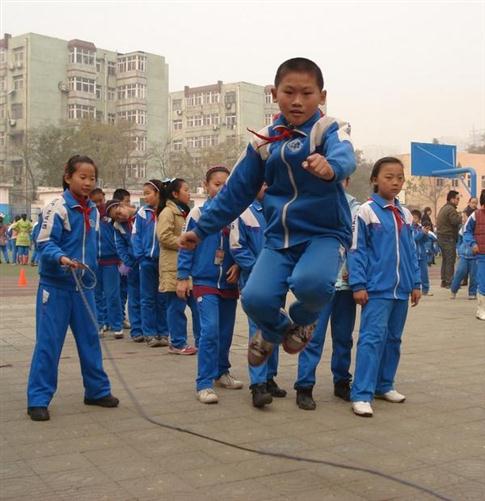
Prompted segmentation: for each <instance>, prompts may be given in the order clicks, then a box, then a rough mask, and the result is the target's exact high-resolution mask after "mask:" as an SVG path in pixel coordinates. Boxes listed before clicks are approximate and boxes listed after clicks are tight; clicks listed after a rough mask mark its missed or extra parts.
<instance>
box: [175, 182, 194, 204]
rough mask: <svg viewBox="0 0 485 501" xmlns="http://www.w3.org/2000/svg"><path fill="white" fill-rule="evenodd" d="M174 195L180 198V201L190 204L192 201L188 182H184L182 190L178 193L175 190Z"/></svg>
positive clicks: (176, 198)
mask: <svg viewBox="0 0 485 501" xmlns="http://www.w3.org/2000/svg"><path fill="white" fill-rule="evenodd" d="M173 196H174V198H175V200H178V201H179V202H180V203H182V204H185V205H189V202H190V190H189V185H188V184H187V183H182V186H181V187H180V190H179V191H178V193H176V192H175V191H174V192H173Z"/></svg>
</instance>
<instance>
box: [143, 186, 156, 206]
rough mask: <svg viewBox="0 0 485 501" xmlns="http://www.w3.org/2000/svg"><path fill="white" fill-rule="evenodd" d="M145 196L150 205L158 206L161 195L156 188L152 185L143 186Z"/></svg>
mask: <svg viewBox="0 0 485 501" xmlns="http://www.w3.org/2000/svg"><path fill="white" fill-rule="evenodd" d="M143 198H144V199H145V203H146V204H147V205H149V206H150V207H153V208H155V207H157V206H158V201H159V199H160V195H159V193H158V191H156V190H155V188H152V187H151V186H150V185H146V186H143Z"/></svg>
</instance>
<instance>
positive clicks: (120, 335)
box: [113, 331, 125, 339]
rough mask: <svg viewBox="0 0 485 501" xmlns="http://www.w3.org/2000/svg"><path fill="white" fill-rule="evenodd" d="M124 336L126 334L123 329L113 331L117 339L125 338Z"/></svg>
mask: <svg viewBox="0 0 485 501" xmlns="http://www.w3.org/2000/svg"><path fill="white" fill-rule="evenodd" d="M124 336H125V335H124V333H123V331H114V332H113V337H114V338H115V339H123V337H124Z"/></svg>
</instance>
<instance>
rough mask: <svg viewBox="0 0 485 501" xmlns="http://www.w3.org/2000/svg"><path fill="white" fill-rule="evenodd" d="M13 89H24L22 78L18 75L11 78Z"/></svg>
mask: <svg viewBox="0 0 485 501" xmlns="http://www.w3.org/2000/svg"><path fill="white" fill-rule="evenodd" d="M13 88H14V89H15V90H22V89H23V88H24V76H23V75H18V76H16V77H13Z"/></svg>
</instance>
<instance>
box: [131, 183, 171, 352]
mask: <svg viewBox="0 0 485 501" xmlns="http://www.w3.org/2000/svg"><path fill="white" fill-rule="evenodd" d="M162 190H163V184H162V182H161V181H159V180H158V179H150V180H149V181H147V182H146V183H145V184H144V185H143V196H144V198H145V203H146V205H145V206H144V207H142V208H140V209H139V211H138V212H137V214H136V218H135V224H134V225H133V230H132V234H131V243H132V245H133V255H134V257H135V259H136V261H138V262H139V263H140V264H139V268H140V308H141V325H142V330H143V335H144V336H145V340H146V342H147V345H148V346H149V347H151V348H156V347H158V346H168V326H167V314H166V309H165V298H164V296H163V294H160V293H159V292H158V281H159V278H158V256H159V253H160V249H159V246H158V238H157V231H156V230H157V217H158V214H159V213H160V212H161V210H162V207H161V206H160V204H161V203H162V202H163V201H162V199H161V197H160V193H161V192H162Z"/></svg>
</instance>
